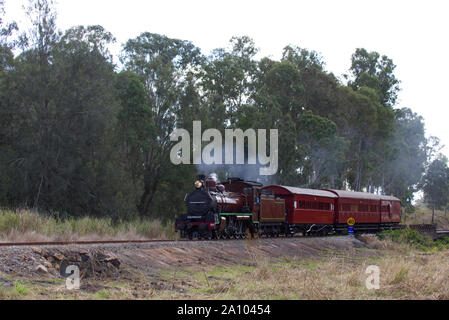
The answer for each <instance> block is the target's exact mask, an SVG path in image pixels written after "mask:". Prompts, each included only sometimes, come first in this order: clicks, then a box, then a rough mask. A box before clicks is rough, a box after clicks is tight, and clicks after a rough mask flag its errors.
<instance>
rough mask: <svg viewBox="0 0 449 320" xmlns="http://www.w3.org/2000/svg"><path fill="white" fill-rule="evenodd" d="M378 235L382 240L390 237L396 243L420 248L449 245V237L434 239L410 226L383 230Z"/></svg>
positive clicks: (440, 247) (436, 247)
mask: <svg viewBox="0 0 449 320" xmlns="http://www.w3.org/2000/svg"><path fill="white" fill-rule="evenodd" d="M378 237H379V239H381V240H385V239H389V240H391V241H393V242H396V243H401V244H408V245H410V246H411V247H413V248H416V249H420V250H435V249H442V248H445V247H447V246H449V238H445V239H442V240H436V241H434V240H433V239H432V238H430V237H426V236H423V235H421V234H420V233H419V232H418V231H416V230H412V229H410V228H406V229H401V230H387V231H382V232H380V233H379V234H378Z"/></svg>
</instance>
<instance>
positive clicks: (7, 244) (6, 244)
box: [0, 240, 187, 247]
mask: <svg viewBox="0 0 449 320" xmlns="http://www.w3.org/2000/svg"><path fill="white" fill-rule="evenodd" d="M175 241H180V242H182V241H187V240H92V241H38V242H0V247H15V246H17V247H25V246H70V245H85V244H120V243H123V244H126V243H157V242H175Z"/></svg>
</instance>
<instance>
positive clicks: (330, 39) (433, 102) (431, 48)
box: [6, 0, 449, 157]
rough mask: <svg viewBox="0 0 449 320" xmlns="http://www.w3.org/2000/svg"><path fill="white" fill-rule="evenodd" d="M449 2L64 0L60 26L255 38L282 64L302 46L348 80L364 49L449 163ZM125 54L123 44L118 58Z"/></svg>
mask: <svg viewBox="0 0 449 320" xmlns="http://www.w3.org/2000/svg"><path fill="white" fill-rule="evenodd" d="M22 3H26V1H25V0H6V11H7V12H6V13H7V19H8V20H16V21H18V22H19V23H20V21H23V19H24V18H23V14H22V9H21V6H22ZM448 9H449V1H447V0H442V1H437V0H426V1H410V0H409V1H399V0H389V1H384V0H377V1H366V0H354V1H349V0H348V1H344V0H338V1H324V0H322V1H317V0H307V1H299V0H296V1H283V0H276V1H262V0H259V1H249V0H240V1H235V0H226V1H223V0H221V1H214V0H208V1H207V0H201V1H194V0H184V1H181V0H180V1H175V0H171V1H169V0H165V1H150V0H126V1H123V0H121V1H119V0H59V3H58V4H57V11H58V26H59V28H61V29H63V30H64V29H67V28H69V27H71V26H74V25H92V24H99V25H102V26H103V27H104V28H105V29H106V30H108V31H110V32H111V33H112V34H114V36H115V37H116V38H117V41H118V43H119V44H122V43H124V42H126V40H128V39H130V38H134V37H136V36H137V35H139V34H140V33H141V32H144V31H149V32H153V33H159V34H164V35H167V36H168V37H172V38H178V39H183V40H190V41H192V42H193V43H194V44H195V45H196V46H198V47H200V48H201V49H202V50H203V52H204V53H206V54H207V53H209V52H210V50H212V49H214V48H219V47H226V46H227V45H228V41H229V39H230V38H231V37H232V36H235V35H237V36H239V35H248V36H250V37H252V38H253V39H254V41H255V43H256V45H257V47H258V48H259V49H260V54H259V57H262V56H269V57H271V58H273V59H279V58H280V55H281V53H282V48H283V47H285V46H286V45H288V44H292V45H298V46H300V47H303V48H308V49H311V50H315V51H318V52H320V53H321V55H322V56H323V58H324V60H325V62H326V69H327V70H328V71H331V72H333V73H334V74H335V75H337V76H340V75H342V74H343V73H346V72H347V70H348V68H349V66H350V59H351V54H352V53H353V52H354V51H355V49H356V48H359V47H363V48H366V49H367V50H369V51H377V52H379V53H380V54H385V55H387V56H388V57H389V58H391V59H393V61H394V63H395V64H396V65H397V68H396V72H395V74H396V76H397V78H398V79H400V80H401V81H402V83H401V88H402V90H401V92H400V93H399V101H398V106H397V107H409V108H411V109H412V110H413V111H415V112H417V113H419V114H420V115H422V116H423V117H424V119H425V123H426V128H427V132H426V133H427V135H428V136H429V135H435V136H437V137H439V138H440V139H441V142H442V144H444V145H446V147H445V148H444V149H443V152H444V153H445V154H446V155H447V156H448V157H449V122H448V115H449V111H448V110H449V102H448V100H447V98H446V94H447V92H448V89H449V88H447V87H446V86H447V80H446V79H447V78H448V77H449V59H448V53H449V52H448V49H449V42H448V33H449V18H448V13H449V10H448ZM118 51H119V46H118V45H117V46H116V47H115V49H113V53H117V52H118Z"/></svg>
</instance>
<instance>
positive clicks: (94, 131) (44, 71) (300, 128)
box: [0, 0, 437, 219]
mask: <svg viewBox="0 0 449 320" xmlns="http://www.w3.org/2000/svg"><path fill="white" fill-rule="evenodd" d="M0 3H1V4H2V1H0ZM1 7H3V6H1ZM28 16H29V17H30V19H31V22H32V23H33V29H32V30H30V31H27V32H23V31H22V30H20V29H19V28H18V26H17V25H16V24H14V23H10V24H7V23H6V22H5V21H1V22H0V23H1V26H0V28H1V29H2V32H1V39H0V41H1V48H0V150H1V152H0V205H1V206H7V207H18V206H27V207H33V208H39V209H40V210H46V211H49V212H58V213H59V214H65V215H71V216H81V215H93V216H102V215H107V216H111V217H114V218H126V217H131V216H136V215H140V216H148V217H158V218H163V219H166V218H173V217H174V216H175V215H176V214H178V213H179V212H180V211H183V209H184V204H183V199H184V195H185V193H186V192H189V191H190V190H191V188H192V181H193V179H194V178H195V176H196V175H197V173H198V170H203V169H205V170H207V168H196V167H195V166H194V165H181V166H175V165H173V164H171V162H170V149H171V147H172V146H173V144H174V142H171V141H170V138H169V135H170V133H171V132H172V131H173V130H174V129H175V128H185V129H187V130H189V131H190V132H191V131H192V122H193V121H194V120H201V121H202V126H203V130H204V129H206V128H217V129H219V130H223V131H224V129H226V128H241V129H243V130H245V129H247V128H257V129H259V128H266V129H272V128H277V129H278V130H279V170H278V173H277V175H276V176H274V177H272V179H273V180H272V181H271V182H276V183H278V184H285V185H292V186H302V187H312V188H320V187H331V188H349V189H351V190H365V191H369V192H382V193H384V194H393V195H395V196H397V197H399V198H401V200H402V201H403V203H404V204H410V203H411V200H412V198H413V193H414V192H416V191H417V186H418V185H419V183H420V182H421V179H422V176H423V174H424V172H425V168H426V166H427V163H428V161H429V159H431V158H432V156H433V153H434V152H435V150H436V148H435V145H436V144H437V139H435V138H432V139H430V140H427V139H426V137H425V134H424V133H425V132H424V122H423V119H422V118H421V117H420V116H419V115H417V114H416V113H414V112H412V110H410V109H408V108H402V109H399V108H395V104H396V98H397V94H398V91H399V80H398V79H397V78H396V77H395V74H394V70H395V65H394V63H393V61H392V60H391V59H389V58H388V57H386V56H382V55H380V54H378V53H377V52H368V51H367V50H365V49H357V50H356V51H355V53H354V54H353V55H352V60H351V61H352V63H351V66H350V69H349V74H348V75H346V76H344V77H343V80H340V79H338V78H337V77H336V76H334V75H333V74H332V73H329V72H328V71H326V70H325V67H324V66H325V64H324V61H323V59H322V57H320V56H319V54H317V53H316V52H314V51H310V50H306V49H302V48H299V47H293V46H287V47H285V49H284V51H283V54H282V58H281V59H280V60H279V61H275V60H272V59H269V58H263V59H256V55H257V52H258V51H257V48H256V45H255V44H254V43H253V41H252V40H251V39H250V38H248V37H234V38H232V39H231V41H230V44H229V47H228V48H220V49H216V50H214V51H213V52H212V53H211V54H210V55H207V56H206V55H204V54H203V53H202V52H201V50H200V49H199V48H198V47H196V46H195V45H194V44H193V43H191V42H189V41H182V40H178V39H170V38H168V37H165V36H163V35H159V34H154V33H148V32H145V33H142V34H141V35H139V36H138V37H137V38H135V39H130V40H128V41H127V42H126V43H125V44H124V45H123V50H122V52H121V55H120V62H121V64H120V67H118V66H116V65H115V64H114V63H113V57H112V56H111V54H110V52H109V51H108V46H109V45H110V44H111V43H112V42H113V41H115V40H114V37H113V35H112V34H110V33H109V32H107V31H106V30H104V29H103V28H102V27H101V26H88V27H83V26H79V27H74V28H71V29H69V30H66V31H64V32H61V31H60V30H58V29H57V26H56V12H55V11H54V9H53V5H52V2H51V0H35V1H31V2H30V8H29V9H28ZM214 169H217V171H219V174H220V175H221V177H222V178H223V177H226V176H229V175H234V174H235V173H236V170H237V171H238V166H235V167H234V168H231V167H222V168H214ZM204 173H207V172H204ZM245 174H246V175H249V176H246V178H252V179H257V178H258V177H257V176H251V172H250V171H247V170H245Z"/></svg>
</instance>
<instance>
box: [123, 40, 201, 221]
mask: <svg viewBox="0 0 449 320" xmlns="http://www.w3.org/2000/svg"><path fill="white" fill-rule="evenodd" d="M121 59H122V62H123V63H124V65H125V68H126V69H127V70H129V71H132V72H134V73H135V74H137V76H138V77H139V78H140V81H141V82H142V83H143V85H144V87H145V92H146V103H147V106H148V109H149V112H150V114H151V115H149V116H148V117H151V125H148V131H147V133H146V145H145V146H144V147H143V152H144V161H143V167H144V173H143V190H142V192H141V196H140V201H139V205H138V209H139V213H140V214H141V215H142V216H143V215H150V214H153V215H154V212H151V207H152V204H153V199H154V196H155V194H156V192H157V190H158V188H159V187H160V186H161V185H162V184H163V183H164V179H165V177H166V176H167V175H168V171H169V170H170V169H173V165H172V164H171V163H170V160H169V155H170V148H171V146H172V143H171V141H170V138H169V136H170V134H171V132H172V131H173V129H175V128H176V124H177V121H179V114H180V112H181V109H182V103H181V102H182V97H183V96H184V92H185V85H186V81H188V79H189V76H190V75H192V74H196V73H198V72H199V68H200V66H201V62H202V59H203V57H202V55H201V52H200V49H199V48H197V47H195V46H194V45H193V44H192V43H191V42H189V41H183V40H178V39H170V38H168V37H166V36H162V35H158V34H154V33H148V32H145V33H142V34H141V35H139V36H138V37H137V38H135V39H131V40H128V42H127V43H126V44H125V46H124V48H123V55H122V57H121Z"/></svg>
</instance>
